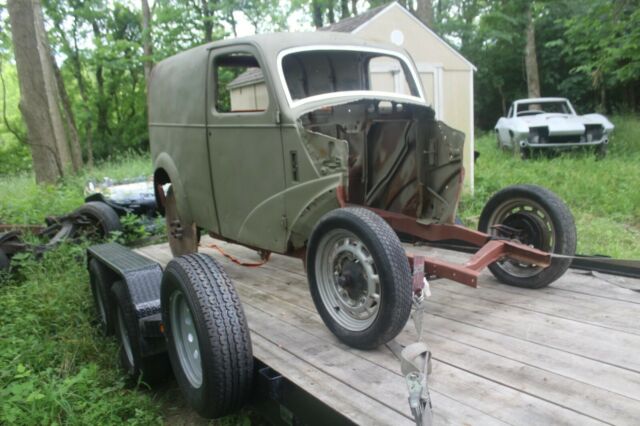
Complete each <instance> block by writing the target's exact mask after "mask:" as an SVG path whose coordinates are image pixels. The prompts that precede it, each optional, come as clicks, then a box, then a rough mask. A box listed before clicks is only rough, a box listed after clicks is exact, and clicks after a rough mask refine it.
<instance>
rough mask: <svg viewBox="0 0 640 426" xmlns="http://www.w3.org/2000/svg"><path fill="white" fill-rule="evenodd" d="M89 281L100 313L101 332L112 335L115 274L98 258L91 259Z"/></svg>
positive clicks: (113, 327) (113, 326)
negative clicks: (112, 290)
mask: <svg viewBox="0 0 640 426" xmlns="http://www.w3.org/2000/svg"><path fill="white" fill-rule="evenodd" d="M89 283H90V285H91V294H92V295H93V302H94V303H95V307H96V311H97V313H98V321H99V324H100V332H101V333H102V334H103V335H104V336H111V335H113V334H114V331H115V324H116V311H115V304H114V299H113V296H112V293H111V286H112V284H113V274H112V273H111V271H110V270H109V269H107V268H106V267H105V266H104V265H102V264H101V263H100V262H99V261H98V260H96V259H91V260H89Z"/></svg>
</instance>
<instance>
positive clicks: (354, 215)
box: [306, 207, 412, 349]
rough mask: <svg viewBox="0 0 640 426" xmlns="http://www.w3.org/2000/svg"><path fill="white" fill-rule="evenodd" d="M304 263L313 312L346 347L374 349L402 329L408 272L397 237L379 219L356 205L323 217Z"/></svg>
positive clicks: (407, 298) (409, 293)
mask: <svg viewBox="0 0 640 426" xmlns="http://www.w3.org/2000/svg"><path fill="white" fill-rule="evenodd" d="M306 262H307V274H308V279H309V287H310V290H311V296H312V298H313V302H314V304H315V306H316V309H317V310H318V312H319V313H320V316H321V317H322V319H323V321H324V323H325V324H326V325H327V327H328V328H329V329H330V330H331V331H332V332H333V333H334V334H335V335H336V336H337V337H338V338H339V339H340V340H342V341H343V342H344V343H346V344H347V345H349V346H352V347H355V348H359V349H373V348H376V347H378V346H380V345H382V344H384V343H386V342H388V341H389V340H391V339H393V338H394V337H396V335H397V334H398V333H399V332H400V331H401V330H402V329H403V327H404V326H405V324H406V322H407V320H408V318H409V314H410V311H411V303H412V284H411V271H410V269H409V262H408V260H407V256H406V254H405V251H404V249H403V248H402V245H401V244H400V240H399V239H398V236H397V235H396V233H395V232H394V231H393V229H391V227H390V226H389V225H388V224H387V223H386V222H385V221H384V220H383V219H382V218H381V217H380V216H378V215H376V214H375V213H373V212H371V211H370V210H366V209H363V208H354V207H348V208H341V209H336V210H333V211H331V212H329V213H327V214H326V215H324V216H323V217H322V218H321V219H320V221H319V222H318V224H317V225H316V227H315V228H314V230H313V232H312V234H311V238H310V239H309V245H308V250H307V258H306Z"/></svg>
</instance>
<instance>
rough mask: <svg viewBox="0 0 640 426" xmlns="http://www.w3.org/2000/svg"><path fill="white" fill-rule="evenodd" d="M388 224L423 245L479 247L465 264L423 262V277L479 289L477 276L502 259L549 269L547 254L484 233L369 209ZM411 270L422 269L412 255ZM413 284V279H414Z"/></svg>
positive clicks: (549, 259) (427, 259)
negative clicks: (445, 242) (449, 242)
mask: <svg viewBox="0 0 640 426" xmlns="http://www.w3.org/2000/svg"><path fill="white" fill-rule="evenodd" d="M370 210H372V211H374V212H375V213H377V214H378V215H380V216H381V217H382V218H383V219H384V220H386V221H387V223H389V225H390V226H391V227H392V228H393V230H394V231H396V232H399V233H402V234H406V235H411V236H414V237H417V238H420V239H421V240H425V241H443V240H458V241H464V242H467V243H469V244H472V245H474V246H476V247H480V250H478V251H477V252H476V253H475V254H474V255H473V256H472V257H471V258H470V259H469V260H468V261H467V262H466V263H464V264H462V265H461V264H456V263H451V262H446V261H442V260H435V259H429V258H424V257H422V256H420V260H421V261H422V259H424V273H426V274H427V275H429V276H435V277H438V278H449V279H451V280H453V281H457V282H459V283H462V284H466V285H468V286H471V287H477V286H478V275H480V271H482V270H483V269H484V268H485V267H487V266H488V265H490V264H492V263H493V262H496V261H498V260H501V259H504V258H505V257H508V258H511V259H514V260H519V261H522V262H527V263H532V264H536V265H539V266H543V267H546V266H549V264H550V263H551V255H550V254H549V253H547V252H544V251H541V250H538V249H535V248H532V247H529V246H525V245H524V244H520V243H517V242H514V241H508V240H498V239H494V238H493V237H492V236H490V235H488V234H485V233H483V232H479V231H474V230H472V229H469V228H465V227H464V226H459V225H448V224H429V225H424V224H421V223H419V222H417V220H416V219H415V218H413V217H410V216H407V215H403V214H400V213H393V212H389V211H386V210H380V209H374V208H370ZM407 257H408V258H409V263H410V264H411V266H412V268H413V269H414V270H416V272H418V273H419V271H420V269H421V268H415V267H414V266H415V265H414V259H415V257H414V256H413V255H412V254H407ZM414 280H415V277H414Z"/></svg>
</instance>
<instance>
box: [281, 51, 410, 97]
mask: <svg viewBox="0 0 640 426" xmlns="http://www.w3.org/2000/svg"><path fill="white" fill-rule="evenodd" d="M280 66H281V72H282V77H283V79H284V83H286V89H287V91H288V96H289V101H290V102H293V103H296V102H300V101H303V100H307V99H309V98H312V97H318V96H322V95H328V94H331V95H332V96H335V95H336V94H339V93H340V92H354V91H358V92H361V91H371V92H385V93H387V94H388V93H391V94H393V95H395V96H398V95H399V96H405V97H414V98H418V99H419V100H422V94H421V93H420V89H419V87H418V85H417V84H416V81H415V79H414V77H413V74H412V71H411V68H410V67H409V66H408V65H407V62H406V61H405V59H404V58H402V57H401V56H400V55H396V54H394V53H391V52H385V51H378V50H375V51H373V50H371V51H369V50H344V49H341V50H333V49H331V50H330V49H326V50H324V49H313V50H304V51H296V52H291V53H288V54H286V55H284V56H283V57H282V60H281V63H280Z"/></svg>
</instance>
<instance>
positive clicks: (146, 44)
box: [140, 0, 153, 91]
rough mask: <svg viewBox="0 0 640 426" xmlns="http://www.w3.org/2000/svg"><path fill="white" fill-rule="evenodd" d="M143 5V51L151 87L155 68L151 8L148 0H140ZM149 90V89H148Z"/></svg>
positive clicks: (146, 74) (146, 77)
mask: <svg viewBox="0 0 640 426" xmlns="http://www.w3.org/2000/svg"><path fill="white" fill-rule="evenodd" d="M140 3H141V6H142V51H143V53H144V57H145V59H144V79H145V81H146V82H147V89H149V76H150V75H151V69H152V68H153V59H152V57H151V56H152V55H153V40H152V39H151V9H149V2H148V1H147V0H140ZM147 91H148V90H147Z"/></svg>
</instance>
